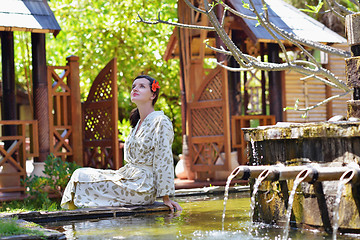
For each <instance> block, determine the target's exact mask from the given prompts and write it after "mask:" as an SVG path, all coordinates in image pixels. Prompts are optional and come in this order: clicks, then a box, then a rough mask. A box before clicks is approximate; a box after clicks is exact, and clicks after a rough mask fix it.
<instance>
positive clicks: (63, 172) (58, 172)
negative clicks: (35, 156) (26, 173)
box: [44, 153, 80, 192]
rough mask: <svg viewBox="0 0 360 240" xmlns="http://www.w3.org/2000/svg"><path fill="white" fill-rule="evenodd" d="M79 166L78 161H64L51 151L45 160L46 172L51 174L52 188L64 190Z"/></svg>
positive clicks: (49, 178)
mask: <svg viewBox="0 0 360 240" xmlns="http://www.w3.org/2000/svg"><path fill="white" fill-rule="evenodd" d="M79 167H80V166H79V165H77V164H76V163H74V162H67V161H63V160H61V158H59V157H55V156H54V155H53V154H52V153H51V154H50V155H49V156H48V157H47V159H46V160H45V169H44V174H45V175H46V176H49V177H47V179H48V184H49V186H50V187H51V188H52V189H54V190H58V191H60V192H63V191H64V189H65V187H66V185H67V183H68V182H69V180H70V177H71V175H72V173H73V172H74V171H75V170H76V169H78V168H79Z"/></svg>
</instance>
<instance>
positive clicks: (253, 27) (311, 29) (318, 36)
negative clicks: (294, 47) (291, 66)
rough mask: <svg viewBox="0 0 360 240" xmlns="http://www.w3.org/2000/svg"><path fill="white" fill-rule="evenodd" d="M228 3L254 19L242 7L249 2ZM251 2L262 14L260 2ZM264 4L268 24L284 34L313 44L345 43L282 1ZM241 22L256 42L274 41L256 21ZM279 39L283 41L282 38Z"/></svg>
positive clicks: (247, 0)
mask: <svg viewBox="0 0 360 240" xmlns="http://www.w3.org/2000/svg"><path fill="white" fill-rule="evenodd" d="M229 2H230V3H231V5H232V6H233V7H234V9H235V10H237V11H238V12H240V13H243V14H246V15H249V16H254V17H255V14H254V13H253V12H252V11H250V10H249V9H247V8H244V7H243V4H244V3H249V0H229ZM253 2H254V5H255V9H257V10H258V11H259V13H262V12H263V10H262V8H263V6H262V4H261V0H253ZM265 2H266V4H267V5H268V13H269V20H270V22H272V23H274V25H276V26H277V27H279V28H281V29H282V30H284V31H286V32H289V33H292V34H294V35H296V36H298V37H301V38H304V39H307V40H311V41H314V42H321V43H345V42H346V41H347V40H346V39H345V38H343V37H342V36H340V35H339V34H337V33H336V32H334V31H332V30H331V29H329V28H328V27H326V26H325V25H324V24H322V23H321V22H319V21H317V20H315V19H313V18H312V17H310V16H308V15H306V14H305V13H303V12H301V11H300V10H299V9H297V8H295V7H293V6H291V5H290V4H287V3H286V2H284V1H282V0H265ZM242 20H243V21H244V22H245V24H246V25H247V28H248V29H249V30H250V31H251V32H252V33H253V35H254V36H255V38H256V40H257V41H261V42H267V41H274V38H273V37H272V36H271V35H270V33H269V32H268V31H267V30H266V29H265V28H264V27H263V26H261V25H258V21H255V20H249V19H245V18H243V19H242ZM279 38H280V39H281V40H283V38H282V37H279Z"/></svg>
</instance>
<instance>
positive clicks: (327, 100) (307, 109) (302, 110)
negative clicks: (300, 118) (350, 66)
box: [296, 91, 350, 112]
mask: <svg viewBox="0 0 360 240" xmlns="http://www.w3.org/2000/svg"><path fill="white" fill-rule="evenodd" d="M349 93H350V91H348V92H345V93H341V94H338V95H335V96H331V97H329V98H327V99H325V100H324V101H321V102H319V103H317V104H315V105H313V106H311V107H307V108H298V109H296V110H297V111H301V112H308V111H310V110H312V109H314V108H317V107H320V106H321V105H323V104H326V103H328V102H330V101H332V100H334V99H336V98H339V97H342V96H345V95H347V94H349Z"/></svg>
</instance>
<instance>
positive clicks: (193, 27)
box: [137, 13, 215, 31]
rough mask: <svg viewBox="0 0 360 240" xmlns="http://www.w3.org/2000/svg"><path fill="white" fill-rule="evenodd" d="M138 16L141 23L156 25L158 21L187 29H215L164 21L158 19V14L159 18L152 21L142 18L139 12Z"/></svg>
mask: <svg viewBox="0 0 360 240" xmlns="http://www.w3.org/2000/svg"><path fill="white" fill-rule="evenodd" d="M137 15H138V17H139V19H140V20H139V21H138V22H142V23H146V24H151V25H156V24H159V23H162V24H167V25H172V26H175V27H180V28H188V29H200V30H207V31H215V29H214V28H213V27H208V26H198V25H189V24H184V23H174V22H168V21H164V20H161V19H160V15H159V18H158V19H157V20H152V21H147V20H144V19H143V18H142V17H141V16H140V14H139V13H138V14H137Z"/></svg>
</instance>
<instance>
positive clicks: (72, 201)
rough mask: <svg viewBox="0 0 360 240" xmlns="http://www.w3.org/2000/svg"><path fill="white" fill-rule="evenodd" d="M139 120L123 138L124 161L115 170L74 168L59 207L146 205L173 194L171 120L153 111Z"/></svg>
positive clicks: (161, 113)
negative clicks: (126, 136)
mask: <svg viewBox="0 0 360 240" xmlns="http://www.w3.org/2000/svg"><path fill="white" fill-rule="evenodd" d="M139 122H140V121H139ZM139 122H138V123H137V125H136V126H135V128H133V129H132V130H131V132H130V134H129V136H128V138H127V140H126V141H125V149H124V153H125V154H124V155H125V156H124V157H125V161H126V162H127V164H126V165H125V166H123V167H121V168H120V169H118V170H102V169H94V168H80V169H77V170H76V171H75V172H74V173H73V175H72V176H71V179H70V181H69V183H68V185H67V186H66V188H65V191H64V194H63V197H62V201H61V206H62V207H63V208H69V207H71V206H73V205H75V206H76V207H96V206H125V205H146V204H152V203H154V201H155V199H156V197H161V196H165V195H173V194H174V192H175V187H174V166H173V155H172V149H171V145H172V142H173V137H174V132H173V127H172V124H171V121H170V120H169V118H168V117H167V116H165V115H164V113H163V112H162V111H154V112H152V113H150V114H149V115H148V116H147V117H146V118H145V119H144V121H143V123H142V124H141V126H140V127H139Z"/></svg>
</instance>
